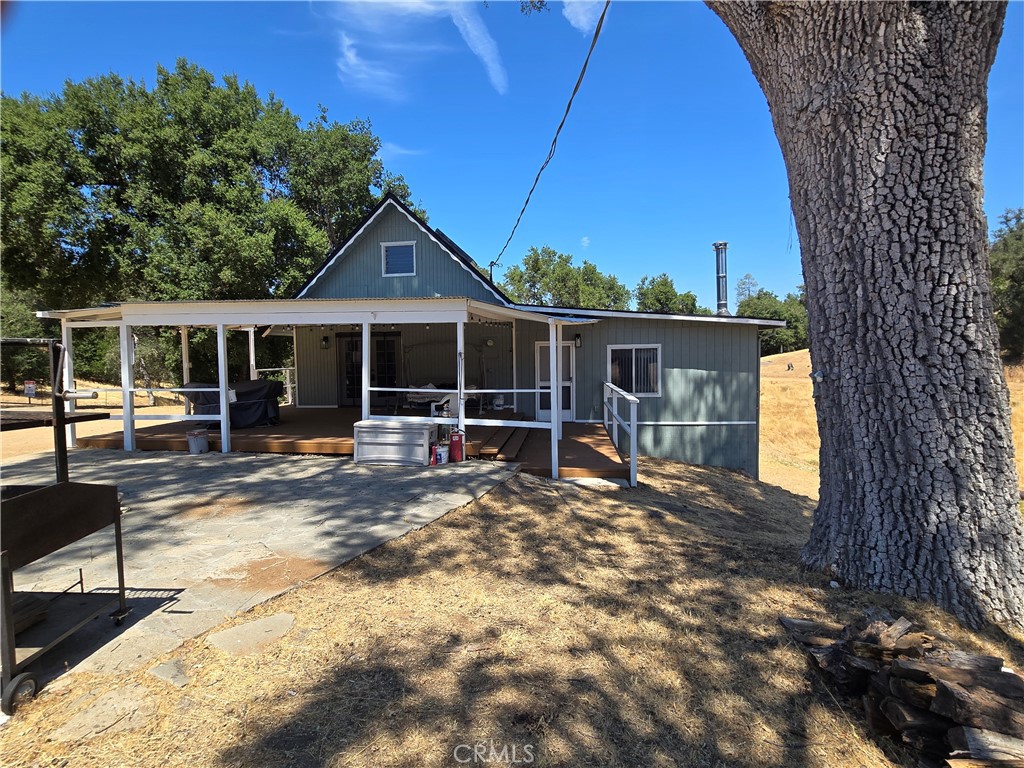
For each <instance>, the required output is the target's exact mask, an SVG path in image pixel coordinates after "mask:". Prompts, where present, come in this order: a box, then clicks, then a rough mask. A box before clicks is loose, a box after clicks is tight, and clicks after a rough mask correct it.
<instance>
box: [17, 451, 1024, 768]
mask: <svg viewBox="0 0 1024 768" xmlns="http://www.w3.org/2000/svg"><path fill="white" fill-rule="evenodd" d="M643 470H644V471H643V476H642V487H641V488H640V489H638V490H637V491H633V492H621V493H608V492H602V491H597V490H592V489H582V488H576V487H573V486H563V485H561V484H559V485H555V484H552V483H550V482H547V481H544V480H540V479H538V478H532V477H528V476H520V477H517V478H515V479H513V480H512V481H510V482H509V483H508V484H507V485H505V486H503V487H500V488H498V489H496V490H495V491H493V492H491V493H490V494H488V495H487V496H485V497H484V498H483V499H481V500H480V501H478V502H475V503H473V504H471V505H468V506H466V507H463V508H461V509H459V510H456V511H454V512H452V513H450V514H449V515H447V516H446V517H444V518H442V519H441V520H440V521H438V522H436V523H434V524H432V525H430V526H428V527H427V528H425V529H422V530H420V531H417V532H414V533H411V534H409V535H407V536H405V537H403V538H402V539H399V540H395V541H393V542H390V543H388V544H386V545H384V546H382V547H380V548H378V549H377V550H375V551H373V552H371V553H369V554H367V555H364V556H363V557H360V558H358V559H356V560H354V561H352V562H351V563H349V564H348V565H346V566H344V567H342V568H340V569H338V570H337V571H335V572H333V573H331V574H329V575H328V576H325V577H323V578H320V579H318V580H315V581H313V582H310V583H308V584H305V585H304V586H302V587H300V588H298V589H296V590H294V591H292V592H291V593H288V594H286V595H283V596H281V597H280V598H277V599H275V600H273V601H271V602H269V603H267V604H265V605H263V606H260V607H258V608H257V609H255V610H253V611H251V612H250V613H248V614H246V615H245V616H242V617H239V618H237V619H235V620H233V621H232V622H229V623H232V624H237V623H241V622H245V621H250V620H252V619H253V618H257V617H259V616H264V615H269V614H272V613H276V612H280V611H288V612H291V613H293V614H294V615H295V617H296V619H295V625H294V627H293V628H292V630H291V631H290V633H289V634H288V635H287V636H286V638H285V639H284V640H282V641H281V642H279V643H278V644H277V645H276V646H274V647H273V648H271V649H270V650H269V651H267V652H264V653H262V654H256V655H252V656H247V657H242V658H230V657H227V656H225V655H223V654H222V653H221V652H219V651H217V650H215V649H213V648H212V647H210V646H208V645H207V644H206V643H205V642H204V641H203V640H202V639H201V638H200V639H196V640H191V641H188V642H187V643H186V644H185V645H184V646H183V647H182V648H180V649H179V650H178V651H176V652H174V653H173V654H171V655H170V656H169V657H168V658H174V659H176V660H178V661H179V662H180V663H181V665H182V666H183V667H184V668H185V669H186V670H187V672H188V674H189V676H190V678H191V682H190V683H189V685H188V686H187V687H185V688H184V689H181V690H179V689H176V688H173V687H172V686H170V685H168V684H166V683H163V682H161V681H158V680H156V679H155V678H152V677H151V676H149V675H147V674H146V673H145V672H138V673H134V674H126V675H114V676H93V675H84V674H83V675H73V676H70V677H68V678H66V679H65V680H63V681H61V683H59V684H57V685H55V686H52V687H51V688H50V689H49V690H45V691H44V692H43V693H42V694H41V695H40V696H39V698H37V699H36V700H35V701H33V702H32V703H30V704H28V705H27V706H25V707H24V709H23V710H22V711H21V712H20V713H19V714H18V716H17V717H16V718H15V719H14V720H13V721H12V722H11V723H10V724H9V725H8V726H6V727H5V728H3V729H0V762H2V763H3V764H4V765H7V766H12V767H13V766H25V767H27V766H41V765H51V764H58V765H59V764H62V762H61V761H62V760H65V759H70V762H69V763H68V764H69V765H74V766H76V768H77V767H79V766H81V767H82V768H90V767H92V766H96V767H97V768H98V767H100V766H102V767H103V768H107V766H112V765H117V766H152V765H161V766H168V767H172V766H300V767H301V766H331V767H332V768H336V767H339V766H369V765H372V766H428V767H430V766H453V765H458V763H456V762H455V760H454V759H453V750H454V749H455V747H456V746H457V745H459V744H463V743H469V744H473V743H476V742H479V741H483V742H485V743H488V744H489V743H490V742H491V741H493V742H494V743H495V744H496V745H497V746H498V748H499V749H500V747H501V746H502V745H505V746H507V747H508V748H509V749H511V747H512V745H516V746H517V747H518V749H519V750H520V751H519V755H520V757H522V756H523V754H524V753H523V749H524V748H525V746H526V745H530V746H531V747H532V750H531V752H532V754H533V755H534V757H535V760H534V763H533V764H534V765H540V766H553V765H557V766H594V765H601V766H640V765H643V766H669V765H683V766H701V767H702V768H703V767H707V766H727V765H728V766H816V767H817V766H821V767H822V768H825V767H826V766H828V767H832V766H865V765H870V766H885V765H892V764H896V765H908V766H909V765H915V764H916V763H915V762H914V761H913V760H911V759H910V758H909V756H907V755H905V754H904V753H902V752H901V751H898V750H897V749H896V748H894V747H886V748H885V749H886V751H883V749H882V748H880V747H879V746H878V745H877V744H876V743H875V742H874V741H873V740H872V739H870V738H869V737H868V736H867V735H866V733H865V726H864V724H863V721H862V718H861V716H860V714H859V712H858V711H857V710H858V708H857V707H856V706H855V705H854V704H853V703H848V702H842V703H837V702H836V701H834V700H833V698H832V696H831V694H830V693H829V692H828V690H827V689H825V688H824V687H823V684H822V683H821V682H820V681H819V680H818V679H817V678H816V677H815V676H813V675H809V674H808V671H807V667H806V662H805V658H804V655H803V653H802V652H801V651H800V650H799V649H797V648H795V647H794V646H793V645H792V644H791V643H790V642H789V641H788V640H787V638H786V636H785V634H784V633H783V632H782V630H781V628H780V627H779V626H778V624H777V617H778V616H779V615H780V614H790V615H802V616H812V617H820V618H828V619H834V620H838V621H841V622H846V621H848V620H851V619H854V618H856V617H858V616H859V615H861V613H862V610H863V609H864V607H865V606H867V605H876V606H877V605H880V606H884V607H887V608H889V609H890V610H892V611H893V612H894V613H906V614H907V615H909V616H911V617H913V618H916V619H919V620H922V621H924V622H927V623H928V624H929V625H930V626H932V627H936V628H938V629H941V630H943V631H946V632H948V633H949V634H951V635H953V636H954V637H955V638H956V639H958V640H959V641H960V642H962V643H963V644H964V646H965V647H967V648H969V649H973V650H976V651H979V652H988V653H997V654H1001V655H1006V656H1007V657H1008V658H1011V659H1012V662H1011V663H1013V664H1015V665H1024V647H1022V646H1021V645H1020V643H1019V638H1018V640H1017V642H1015V641H1013V640H1012V639H1010V638H1008V637H1007V636H1005V635H1003V634H1002V633H1000V632H999V631H998V630H996V629H991V630H989V631H987V632H985V633H980V634H974V633H967V632H964V631H962V630H961V629H959V628H958V627H957V626H956V625H955V624H954V623H952V622H950V621H949V620H948V617H947V616H946V615H945V614H942V613H941V612H939V611H937V610H935V609H932V608H928V607H925V606H921V605H917V604H912V603H909V602H907V601H904V600H900V599H895V598H888V597H880V596H877V595H868V594H864V593H859V592H847V591H842V590H830V589H828V588H827V586H826V585H825V584H824V583H822V581H821V580H820V578H819V577H817V576H816V575H813V574H807V573H804V572H802V571H801V569H800V568H799V566H798V551H799V547H800V545H801V544H802V543H803V541H804V539H805V537H806V535H807V529H808V526H809V516H810V514H811V509H812V502H811V501H810V500H809V499H807V498H803V497H800V496H796V495H793V494H791V493H789V492H787V491H784V490H782V489H779V488H774V487H771V486H767V485H763V484H760V483H757V482H754V481H752V480H749V479H747V478H745V477H743V476H740V475H736V474H733V473H730V472H725V471H721V470H712V469H702V468H696V467H688V466H685V465H680V464H676V463H672V462H661V461H645V462H644V464H643ZM133 686H141V688H142V689H143V690H145V691H147V692H148V694H149V696H150V697H151V698H152V700H153V701H154V702H155V704H156V707H157V714H156V715H155V716H153V717H151V718H150V719H149V721H148V722H147V723H146V724H145V725H143V727H142V728H140V729H139V730H136V731H130V732H122V733H106V734H101V735H99V736H97V737H95V738H94V739H92V740H90V741H86V742H78V743H57V742H53V741H48V740H47V737H46V735H45V734H47V733H48V732H50V730H51V729H52V728H53V727H54V725H55V724H59V723H61V722H64V721H65V720H67V719H68V718H69V717H71V716H73V715H74V714H76V713H78V712H81V711H83V710H85V709H87V708H88V707H89V706H90V703H91V702H92V701H94V700H95V699H96V697H98V696H99V695H101V694H102V693H104V692H106V691H109V690H115V689H126V688H131V687H133Z"/></svg>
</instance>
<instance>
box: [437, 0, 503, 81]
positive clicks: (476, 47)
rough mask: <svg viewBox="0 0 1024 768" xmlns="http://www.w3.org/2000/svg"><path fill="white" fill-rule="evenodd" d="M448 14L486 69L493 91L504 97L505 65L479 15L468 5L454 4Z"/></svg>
mask: <svg viewBox="0 0 1024 768" xmlns="http://www.w3.org/2000/svg"><path fill="white" fill-rule="evenodd" d="M450 12H451V17H452V21H453V22H455V26H456V27H458V29H459V33H460V34H461V35H462V39H463V40H465V41H466V45H468V46H469V50H471V51H472V52H473V53H474V54H476V57H477V58H478V59H480V61H481V62H483V65H484V67H485V68H486V69H487V77H488V78H490V81H491V85H493V86H494V90H496V91H497V92H498V93H499V94H501V95H502V96H504V95H505V94H506V93H507V92H508V75H507V74H506V72H505V65H504V64H502V62H501V54H500V53H499V52H498V44H497V43H496V42H494V38H493V37H491V33H490V32H488V31H487V27H486V26H485V25H484V20H483V19H481V18H480V13H479V12H478V11H477V9H476V8H474V7H473V6H471V5H469V4H468V3H455V4H453V5H452V6H451V11H450Z"/></svg>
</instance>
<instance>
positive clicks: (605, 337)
mask: <svg viewBox="0 0 1024 768" xmlns="http://www.w3.org/2000/svg"><path fill="white" fill-rule="evenodd" d="M517 332H518V337H517V340H516V345H517V348H516V354H517V369H518V372H519V382H518V385H519V387H522V388H532V387H535V386H536V380H535V376H536V374H535V359H536V343H537V342H539V341H542V342H545V343H546V342H547V340H548V329H547V325H546V324H541V323H523V322H520V323H518V324H517ZM577 333H579V334H580V338H581V342H582V346H581V347H580V348H578V349H576V348H574V349H573V353H574V354H575V356H576V361H575V362H576V392H575V414H574V416H575V419H576V420H577V421H601V420H602V419H603V408H602V391H603V390H602V385H603V383H604V382H605V381H608V379H609V377H608V346H609V345H612V344H637V345H647V344H660V345H661V375H662V384H661V395H660V397H641V398H640V405H639V406H638V408H637V419H638V420H639V421H641V422H722V421H727V422H740V421H750V422H756V421H757V420H758V398H759V393H758V387H759V382H758V370H759V368H758V366H759V345H758V337H757V328H756V327H754V326H739V325H726V324H717V323H716V324H703V323H687V322H685V321H675V320H646V319H641V318H635V319H634V318H622V319H605V320H601V321H600V322H598V323H595V324H592V325H580V326H575V327H571V326H567V327H566V328H565V330H564V332H563V341H573V339H574V337H575V335H576V334H577ZM519 409H520V410H521V411H524V412H525V413H526V414H528V415H529V416H534V415H535V402H534V398H533V397H531V396H521V397H520V400H519ZM637 439H638V442H639V450H640V453H641V454H643V455H647V456H658V457H664V458H674V459H679V460H682V461H687V462H691V463H694V464H709V465H712V466H721V467H728V468H730V469H741V470H743V471H745V472H747V473H749V474H750V475H752V476H756V475H757V427H756V425H755V424H750V425H739V424H731V425H728V426H708V425H704V426H696V425H695V426H675V425H667V424H666V425H662V426H646V425H645V426H642V427H641V428H640V430H639V434H638V438H637Z"/></svg>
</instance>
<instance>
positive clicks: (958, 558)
mask: <svg viewBox="0 0 1024 768" xmlns="http://www.w3.org/2000/svg"><path fill="white" fill-rule="evenodd" d="M708 4H709V6H710V7H711V8H712V10H713V11H714V12H715V13H716V14H718V16H719V17H720V18H721V19H722V20H723V21H724V22H725V24H726V25H727V26H728V27H729V29H730V30H731V31H732V33H733V35H734V36H735V37H736V40H737V41H738V42H739V45H740V47H741V48H742V50H743V52H744V54H745V55H746V57H747V59H748V61H749V62H750V65H751V68H752V70H753V73H754V76H755V77H756V78H757V80H758V82H759V83H760V85H761V87H762V89H763V91H764V94H765V96H766V98H767V101H768V106H769V108H770V110H771V114H772V120H773V122H774V126H775V133H776V136H777V137H778V140H779V144H780V146H781V148H782V154H783V157H784V159H785V163H786V170H787V174H788V177H789V188H790V197H791V200H792V205H793V212H794V216H795V219H796V227H797V232H798V234H799V238H800V250H801V259H802V262H803V270H804V278H805V280H806V287H807V302H808V313H809V320H810V350H811V361H812V366H813V370H814V376H815V378H816V379H818V380H819V381H818V383H817V384H816V386H815V395H816V407H817V415H818V428H819V432H820V435H821V454H820V473H821V488H820V501H819V504H818V507H817V509H816V511H815V515H814V523H813V527H812V531H811V537H810V541H809V542H808V543H807V545H806V546H805V548H804V550H803V557H804V560H805V562H806V563H807V564H809V565H810V566H812V567H815V568H820V569H825V570H827V571H828V572H830V573H831V574H833V575H834V577H835V578H837V579H839V580H841V581H842V582H843V583H845V584H848V585H850V586H854V587H860V588H866V589H874V590H880V591H886V592H895V593H899V594H902V595H906V596H909V597H913V598H920V599H925V600H929V601H932V602H935V603H937V604H938V605H940V606H942V607H944V608H946V609H947V610H949V611H950V612H952V613H953V614H955V615H956V616H957V617H959V618H960V619H961V620H962V621H964V622H965V623H966V624H968V625H970V626H979V625H981V624H982V623H984V622H985V621H987V620H995V621H999V622H1006V623H1008V624H1014V625H1017V626H1024V517H1022V515H1021V509H1020V505H1019V500H1018V486H1017V473H1016V469H1015V467H1014V461H1013V444H1012V440H1011V433H1010V408H1009V398H1008V393H1007V388H1006V383H1005V380H1004V378H1003V371H1002V365H1001V362H1000V358H999V342H998V336H997V333H996V326H995V323H994V322H993V308H992V291H991V281H990V272H989V257H988V242H987V226H986V220H985V214H984V210H983V207H982V201H983V192H984V186H983V183H982V161H983V158H984V153H985V118H986V111H987V101H986V99H987V93H986V86H987V80H988V74H989V70H990V68H991V65H992V62H993V60H994V58H995V52H996V47H997V45H998V42H999V37H1000V34H1001V32H1002V25H1003V18H1004V15H1005V11H1006V3H1005V2H942V3H902V2H877V3H806V2H753V1H752V0H747V1H740V0H738V1H736V2H709V3H708Z"/></svg>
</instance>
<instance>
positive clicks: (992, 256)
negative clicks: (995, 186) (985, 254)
mask: <svg viewBox="0 0 1024 768" xmlns="http://www.w3.org/2000/svg"><path fill="white" fill-rule="evenodd" d="M999 223H1000V227H999V229H997V230H996V232H995V237H994V238H993V240H992V247H991V249H990V251H989V260H990V261H991V264H992V304H993V309H994V310H995V316H996V325H997V326H998V327H999V345H1000V346H1001V347H1002V348H1003V351H1004V352H1005V353H1006V355H1007V356H1008V357H1009V358H1010V359H1011V360H1020V359H1021V358H1024V208H1016V209H1010V210H1007V211H1006V212H1005V213H1004V214H1003V215H1002V216H1000V217H999Z"/></svg>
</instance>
